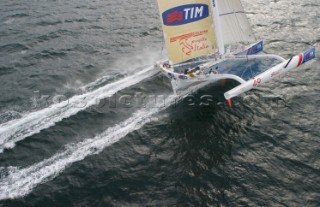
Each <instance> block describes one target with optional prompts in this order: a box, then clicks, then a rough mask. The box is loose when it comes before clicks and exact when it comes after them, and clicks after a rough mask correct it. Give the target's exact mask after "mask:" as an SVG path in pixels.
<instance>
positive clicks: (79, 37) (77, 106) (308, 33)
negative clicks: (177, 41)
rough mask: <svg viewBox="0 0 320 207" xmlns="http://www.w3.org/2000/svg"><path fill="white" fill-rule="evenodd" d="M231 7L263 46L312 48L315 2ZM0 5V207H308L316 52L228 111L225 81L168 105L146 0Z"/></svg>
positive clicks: (319, 162)
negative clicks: (241, 12)
mask: <svg viewBox="0 0 320 207" xmlns="http://www.w3.org/2000/svg"><path fill="white" fill-rule="evenodd" d="M243 4H244V7H245V10H246V12H247V13H248V17H249V20H250V22H251V24H252V27H253V30H254V33H255V35H256V37H257V38H258V39H264V40H265V43H266V46H265V48H266V51H267V52H269V53H275V54H279V55H282V56H284V57H285V58H289V57H290V56H292V55H295V54H298V53H299V52H301V51H304V50H306V49H308V48H310V47H312V46H313V47H316V50H317V51H320V47H319V42H320V35H319V34H320V27H319V25H320V12H319V11H320V2H319V1H318V0H306V1H298V0H293V1H289V0H277V1H262V0H258V1H255V2H250V1H248V0H246V1H243ZM0 11H1V12H0V22H1V26H0V92H1V93H0V94H1V96H0V124H1V125H0V152H1V153H0V206H1V207H7V206H41V207H42V206H54V207H55V206H66V207H67V206H68V207H69V206H77V207H78V206H320V136H319V134H320V121H319V117H320V110H319V105H320V97H319V92H320V87H319V85H320V73H319V71H320V66H319V58H317V59H316V60H315V61H312V62H311V63H307V64H306V65H305V66H303V67H301V68H299V69H296V70H294V71H292V72H290V73H289V74H287V76H286V77H284V78H283V79H281V80H276V81H274V82H271V83H268V84H267V85H265V86H262V87H261V88H259V89H257V90H254V91H250V92H248V93H246V95H245V96H243V97H239V98H235V99H234V101H233V104H234V106H233V108H232V109H230V108H229V107H228V106H227V104H226V101H225V100H224V97H223V93H224V92H225V91H227V90H229V89H231V88H232V87H234V86H235V84H236V83H233V82H231V81H230V82H227V83H226V84H224V86H221V85H220V84H215V85H212V84H210V85H209V86H206V87H204V88H202V89H200V90H199V91H197V92H195V93H193V94H192V95H190V96H188V97H186V98H183V99H182V100H180V102H178V101H176V100H174V99H173V98H172V96H170V95H171V94H172V92H171V88H170V84H169V81H168V80H167V79H166V78H163V77H162V76H161V74H159V73H158V72H157V71H156V70H155V69H154V68H153V65H154V63H155V62H156V61H159V60H161V59H162V58H164V57H165V51H163V40H162V31H161V26H160V21H159V19H158V10H157V3H156V1H146V0H140V1H131V0H129V1H88V0H79V1H73V0H72V1H62V0H59V1H49V0H26V1H16V0H2V1H1V2H0ZM204 95H210V97H209V98H210V100H209V99H206V97H204ZM207 97H208V96H207ZM163 100H165V102H163ZM203 100H205V103H207V104H206V105H201V103H202V102H201V101H203Z"/></svg>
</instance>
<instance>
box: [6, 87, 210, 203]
mask: <svg viewBox="0 0 320 207" xmlns="http://www.w3.org/2000/svg"><path fill="white" fill-rule="evenodd" d="M206 84H208V83H202V84H200V85H198V86H193V87H191V88H189V90H188V91H185V92H184V93H183V94H180V95H179V96H174V95H171V96H168V97H166V98H165V102H162V103H161V104H160V105H156V106H154V107H148V108H144V109H141V110H139V111H137V112H135V113H134V114H133V115H132V116H131V117H130V118H128V119H127V120H125V121H123V122H121V123H119V124H117V125H116V126H114V127H111V128H108V129H107V130H106V131H104V132H103V133H102V134H99V135H97V136H95V137H94V138H92V139H86V140H84V141H82V142H79V143H76V144H69V145H67V147H66V149H65V151H63V152H60V153H57V154H55V155H53V156H52V157H50V158H48V159H46V160H43V161H41V162H39V163H36V164H34V165H31V166H29V167H27V168H23V169H19V168H17V167H9V168H7V173H6V175H3V178H2V179H1V180H0V200H4V199H13V198H17V197H22V196H25V195H27V194H28V193H30V192H31V191H32V189H33V188H35V187H36V186H37V185H39V184H41V183H44V182H47V181H49V180H51V179H53V178H54V177H56V176H58V175H59V174H60V173H61V172H62V171H63V170H64V169H66V168H67V167H68V166H70V165H71V164H72V163H74V162H77V161H80V160H83V159H85V157H87V156H89V155H93V154H97V153H99V152H101V151H102V150H103V149H104V148H105V147H107V146H110V145H111V144H113V143H115V142H117V141H119V140H120V139H121V138H122V137H124V136H126V135H127V134H129V133H130V132H132V131H134V130H137V129H140V128H141V127H142V126H143V125H144V124H146V123H148V122H150V121H151V120H152V119H151V118H152V116H153V115H155V114H157V113H158V112H160V111H162V110H164V109H166V108H168V107H169V106H170V105H172V104H173V103H177V102H178V101H179V100H181V99H182V98H183V97H184V96H185V95H187V94H188V93H190V92H191V91H194V90H197V89H199V88H201V87H203V86H205V85H206Z"/></svg>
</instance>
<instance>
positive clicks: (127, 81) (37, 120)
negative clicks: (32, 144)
mask: <svg viewBox="0 0 320 207" xmlns="http://www.w3.org/2000/svg"><path fill="white" fill-rule="evenodd" d="M156 73H158V70H156V69H154V67H153V66H152V67H148V68H146V69H143V70H141V71H140V72H138V73H135V74H134V75H131V76H128V77H125V78H123V79H121V80H118V81H115V82H113V83H110V84H107V85H105V86H103V87H101V88H98V89H96V90H93V91H90V92H87V93H85V94H82V95H76V96H74V97H72V98H70V99H69V100H66V101H63V102H60V103H57V104H53V105H51V106H50V108H45V109H42V110H39V111H35V112H31V113H29V114H27V115H25V116H23V117H22V118H20V119H18V120H12V121H9V122H7V123H4V124H2V125H0V153H2V152H3V150H4V149H5V148H13V147H14V146H15V143H16V142H18V141H21V140H23V139H24V138H26V137H29V136H31V135H33V134H36V133H39V132H40V130H43V129H46V128H49V127H51V126H53V125H54V124H55V123H57V122H59V121H61V120H62V119H64V118H68V117H70V116H72V115H75V114H77V113H78V112H79V111H82V110H84V109H86V108H88V107H90V106H93V105H95V104H97V100H101V99H104V98H108V97H111V96H112V95H114V94H115V93H117V92H118V91H120V90H123V89H125V88H127V87H130V86H132V85H135V84H137V83H139V82H140V81H142V80H144V79H146V78H149V77H151V76H153V75H155V74H156Z"/></svg>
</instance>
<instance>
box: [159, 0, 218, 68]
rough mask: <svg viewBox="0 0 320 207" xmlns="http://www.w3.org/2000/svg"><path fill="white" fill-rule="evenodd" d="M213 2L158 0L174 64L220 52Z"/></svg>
mask: <svg viewBox="0 0 320 207" xmlns="http://www.w3.org/2000/svg"><path fill="white" fill-rule="evenodd" d="M210 3H211V2H210V0H196V1H195V0H174V1H168V0H158V5H159V10H160V16H161V22H162V29H163V33H164V39H165V42H166V46H167V51H168V55H169V59H170V60H171V61H172V63H173V64H175V63H180V62H183V61H186V60H189V59H193V58H196V57H200V56H204V55H208V54H213V53H216V52H217V51H218V49H217V41H216V35H215V28H214V23H213V18H212V16H213V15H212V12H213V11H212V7H211V5H210Z"/></svg>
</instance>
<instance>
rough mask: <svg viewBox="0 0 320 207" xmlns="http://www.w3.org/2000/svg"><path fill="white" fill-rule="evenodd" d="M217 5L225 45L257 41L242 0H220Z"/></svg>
mask: <svg viewBox="0 0 320 207" xmlns="http://www.w3.org/2000/svg"><path fill="white" fill-rule="evenodd" d="M216 1H217V0H216ZM217 5H218V10H219V21H220V25H221V36H222V39H223V44H224V45H234V44H237V43H244V44H249V43H252V42H254V41H255V37H254V35H253V32H252V29H251V26H250V24H249V21H248V19H247V16H246V14H245V12H244V9H243V7H242V4H241V2H240V0H223V1H218V2H217Z"/></svg>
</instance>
